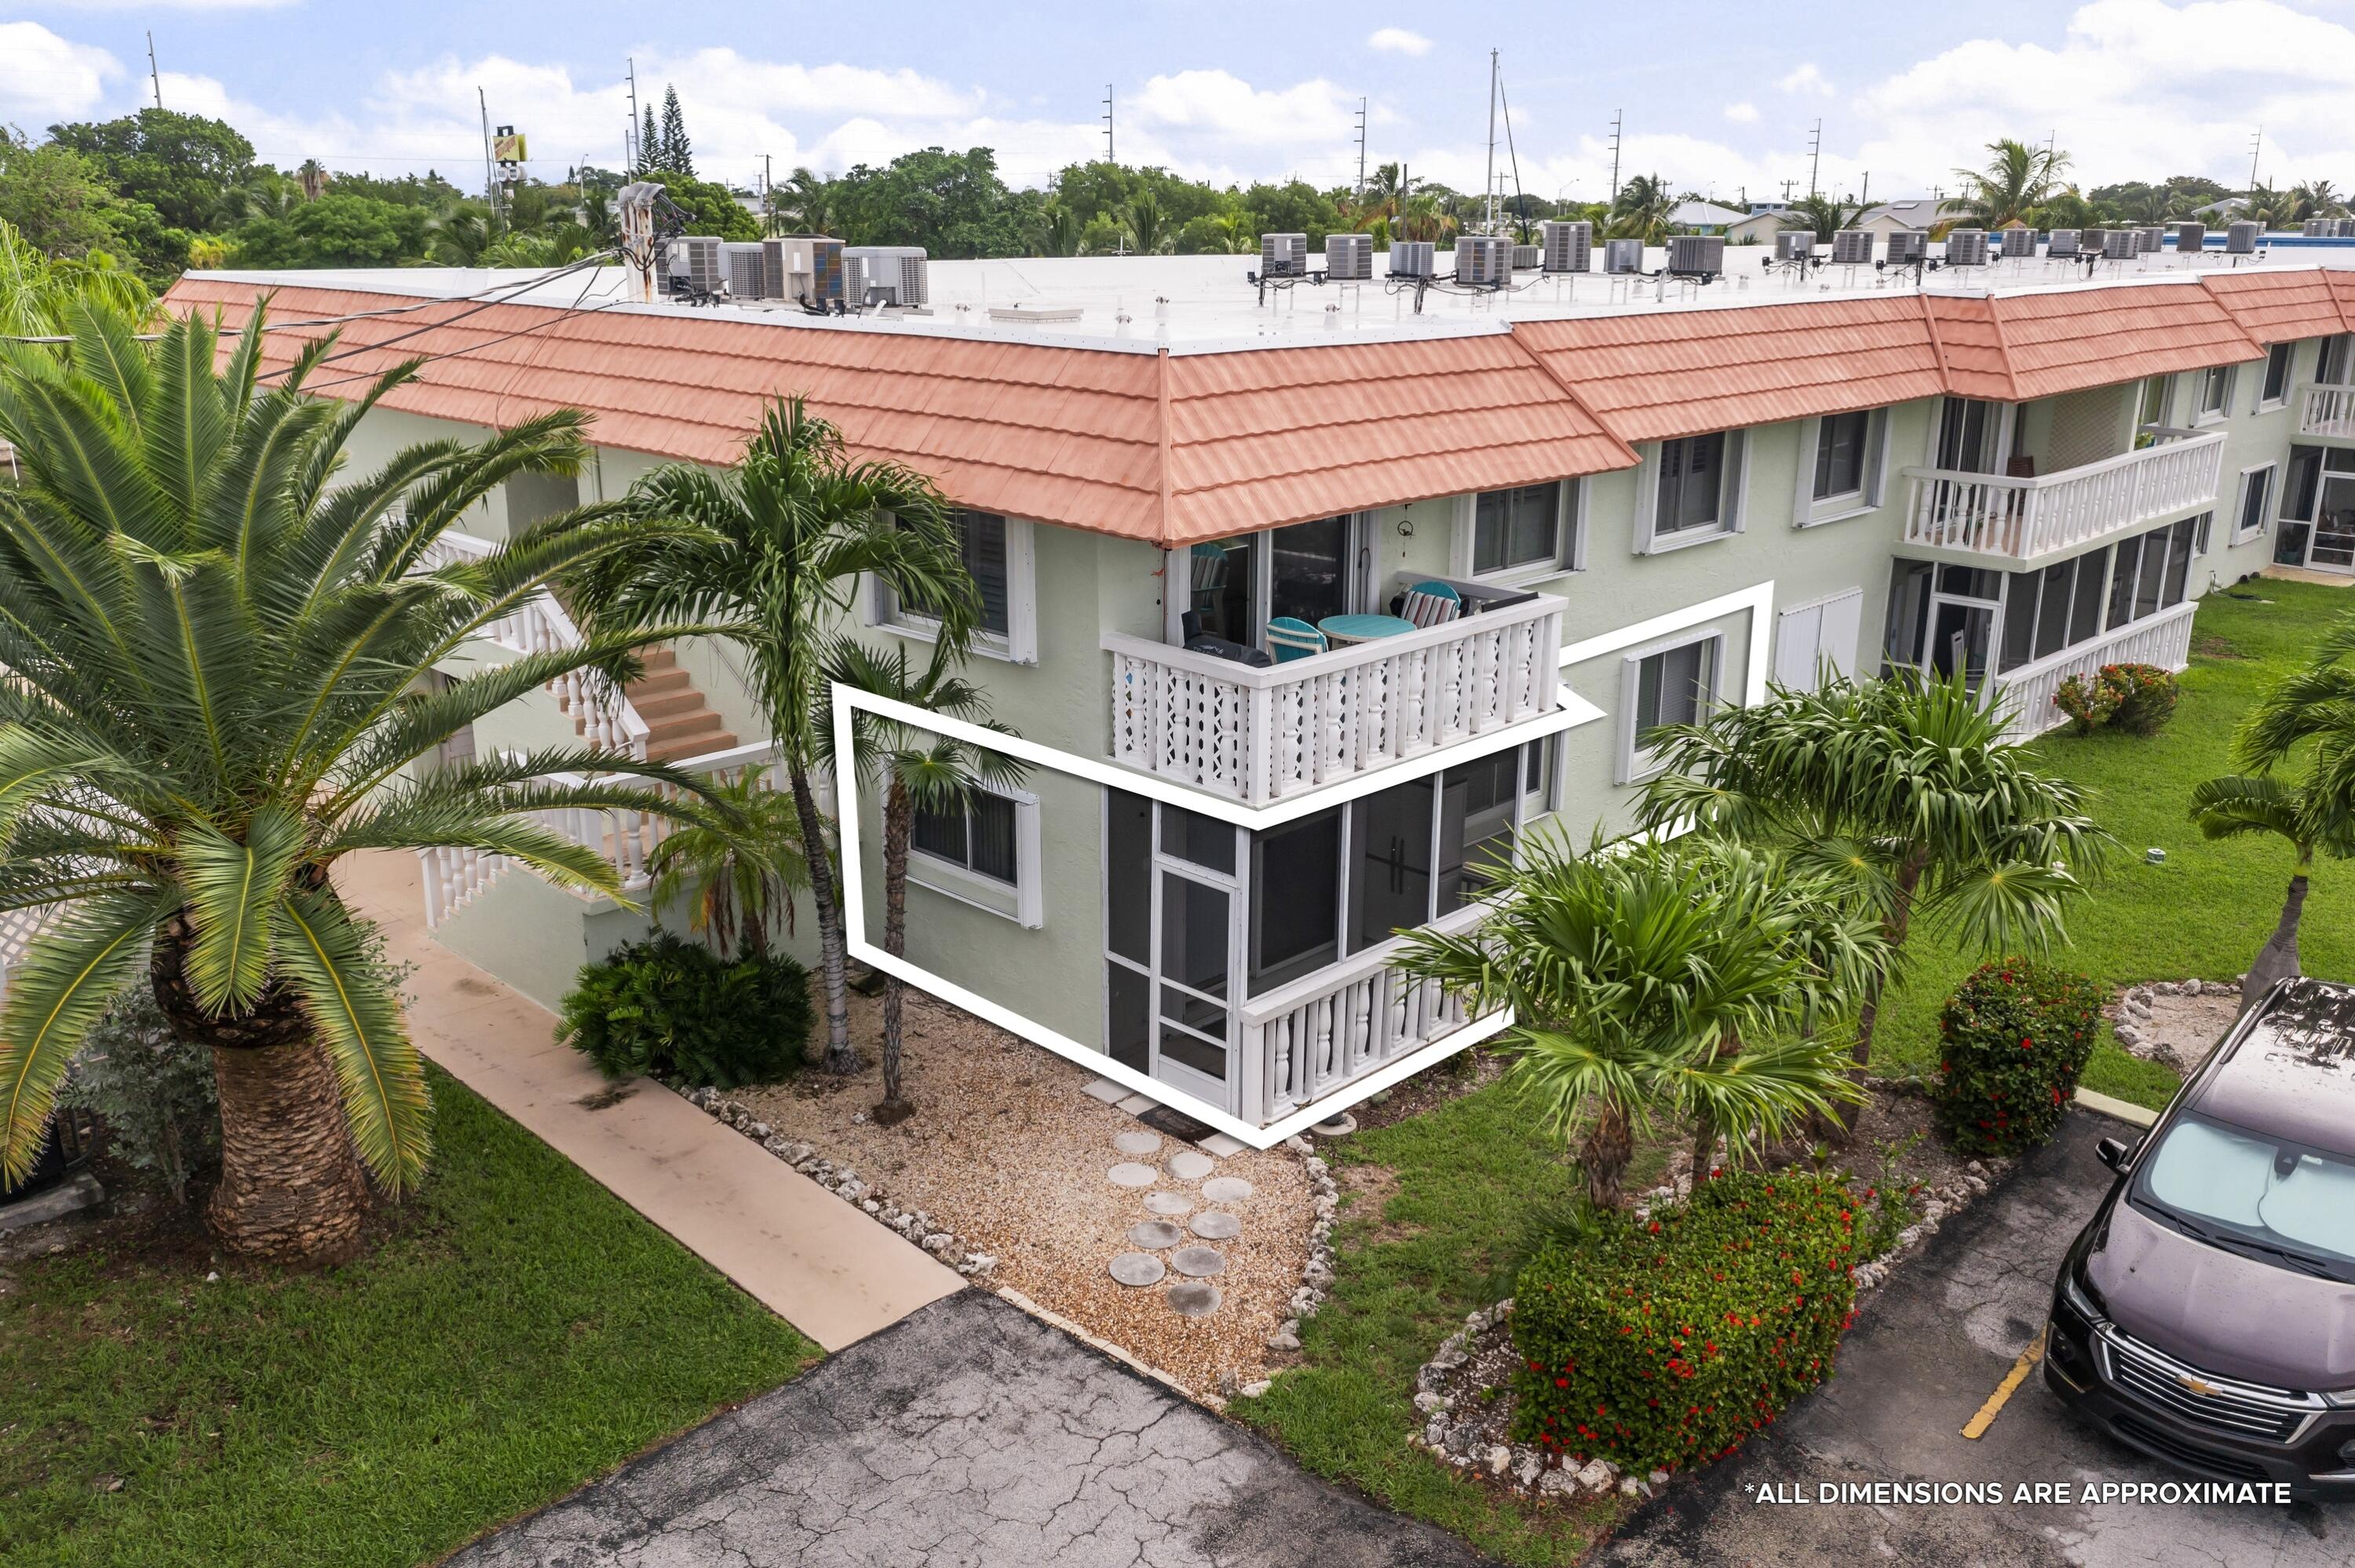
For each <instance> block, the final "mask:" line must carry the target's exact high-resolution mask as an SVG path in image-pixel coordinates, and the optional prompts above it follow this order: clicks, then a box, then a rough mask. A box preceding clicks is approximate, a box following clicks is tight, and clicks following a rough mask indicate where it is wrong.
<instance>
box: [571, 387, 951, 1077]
mask: <svg viewBox="0 0 2355 1568" xmlns="http://www.w3.org/2000/svg"><path fill="white" fill-rule="evenodd" d="M631 503H632V505H633V506H634V508H635V510H636V511H637V512H638V513H639V514H642V515H644V516H646V517H649V518H664V519H673V520H676V521H677V522H678V523H680V524H684V527H683V528H682V529H680V530H678V531H675V532H671V533H666V534H665V535H662V536H661V537H659V538H656V539H655V540H652V541H650V542H648V543H647V544H645V545H643V546H640V547H638V548H636V549H634V550H631V551H629V552H628V553H627V554H626V555H623V554H613V555H606V556H600V557H598V558H597V559H596V560H595V561H593V562H591V563H590V564H589V566H588V567H586V568H585V569H584V570H582V571H581V572H580V573H578V574H576V575H575V577H573V579H572V581H571V583H570V594H571V600H572V603H573V606H574V609H576V611H577V612H578V613H580V614H581V616H582V617H584V618H585V619H586V620H587V621H588V623H589V624H590V625H591V626H592V627H597V628H607V629H611V634H613V635H616V636H618V635H622V634H623V631H624V629H626V628H629V627H633V626H640V625H645V624H647V623H650V622H658V621H673V620H677V621H693V622H696V623H698V625H699V626H700V627H701V628H702V629H703V630H706V631H709V632H710V633H713V634H716V635H719V636H722V637H726V638H728V639H730V641H734V642H735V643H736V644H737V645H738V646H739V647H740V648H741V649H742V650H743V652H744V654H745V658H746V662H748V663H749V664H750V666H751V685H752V689H753V693H754V694H755V695H756V696H757V697H758V698H759V699H760V702H761V705H762V709H763V710H764V711H765V713H766V715H767V717H768V721H769V734H770V736H771V739H772V740H773V744H774V745H775V747H776V750H777V758H778V761H779V762H780V763H782V764H783V767H784V769H785V777H786V779H787V780H788V781H789V782H790V784H791V785H792V789H793V798H794V811H795V813H796V815H798V817H799V818H800V820H801V827H802V843H803V845H804V847H805V849H810V848H813V847H814V846H816V845H820V844H823V843H824V842H826V824H825V821H824V819H823V818H821V817H820V815H819V814H818V809H817V796H816V794H815V791H814V790H813V789H811V787H810V766H811V763H812V760H813V759H814V758H815V757H816V756H817V753H818V741H817V735H816V728H817V725H818V724H819V723H820V722H821V718H820V715H822V714H823V712H824V709H823V706H822V704H821V699H822V697H823V695H824V694H825V692H826V670H825V661H826V647H827V642H826V640H827V638H828V637H829V636H831V635H832V634H833V632H834V630H836V623H837V621H839V620H841V619H842V618H843V617H844V616H846V615H847V614H848V613H849V611H850V609H851V606H852V601H853V599H854V597H855V596H856V595H857V594H858V591H859V589H860V584H861V582H862V580H864V579H865V578H867V577H873V578H874V579H875V581H876V583H877V584H878V585H879V588H881V589H882V590H883V591H888V592H890V593H893V594H896V595H897V596H899V598H900V599H901V600H902V601H908V602H917V603H922V605H924V606H925V607H926V609H928V610H930V611H932V613H934V614H936V615H937V616H938V617H939V620H940V622H941V628H942V635H943V637H944V638H947V639H948V640H950V641H952V642H961V641H962V640H963V639H964V638H965V637H966V636H968V635H970V633H971V630H972V627H973V624H974V621H975V619H976V618H977V616H978V615H979V613H980V606H979V600H978V596H977V595H976V594H975V590H974V588H973V582H972V578H971V577H970V576H969V574H967V572H966V571H965V569H964V559H963V556H962V555H961V553H960V549H959V535H958V532H957V527H956V524H955V521H954V518H953V516H952V515H951V514H950V511H949V508H948V503H946V502H945V501H943V499H942V497H941V494H940V493H939V492H938V491H937V490H935V489H934V488H933V487H932V482H931V481H930V480H928V479H926V478H924V477H923V476H922V474H919V473H916V472H914V471H911V470H909V469H906V468H903V467H901V466H900V465H899V464H897V463H891V462H856V461H851V460H850V458H849V457H848V456H847V454H846V453H845V451H844V450H843V441H842V433H841V432H840V431H839V430H837V429H835V427H834V426H833V425H831V424H829V423H828V422H827V421H826V420H825V419H822V418H818V417H817V416H816V415H815V414H812V413H811V412H810V411H809V409H808V408H807V406H806V405H805V403H804V402H803V400H802V399H801V398H799V397H793V398H789V399H785V400H783V401H779V402H776V403H773V404H772V405H771V406H770V407H769V408H768V409H767V411H766V412H765V413H763V414H762V418H761V427H760V429H758V430H757V431H755V432H754V434H753V436H752V438H751V440H750V441H748V442H747V443H746V444H745V447H744V455H743V457H742V458H741V460H740V461H738V463H737V465H736V466H735V467H734V468H732V469H729V470H725V471H717V472H715V471H712V470H710V469H708V468H705V467H703V466H702V465H700V464H698V463H687V462H680V463H668V464H665V465H664V466H663V467H661V468H658V469H655V471H653V472H651V473H649V474H647V475H645V477H644V478H642V479H640V480H639V481H638V482H637V483H636V484H634V486H632V487H631ZM808 861H809V874H810V891H811V895H812V901H813V902H814V903H815V905H816V906H817V925H818V940H819V946H820V952H821V969H822V975H823V983H824V987H825V991H826V1066H827V1067H828V1069H829V1070H831V1071H833V1072H837V1073H852V1072H856V1071H857V1070H858V1054H857V1053H856V1052H855V1051H854V1050H853V1049H852V1048H851V1044H850V1009H849V1001H848V998H847V995H846V992H845V982H844V969H845V960H846V954H845V950H844V935H843V926H842V908H841V904H840V899H839V896H838V893H837V883H836V880H835V874H834V868H833V867H832V866H831V865H829V864H828V863H827V862H826V856H825V855H824V854H821V853H811V854H810V855H809V857H808Z"/></svg>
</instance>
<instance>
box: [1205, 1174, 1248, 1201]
mask: <svg viewBox="0 0 2355 1568" xmlns="http://www.w3.org/2000/svg"><path fill="white" fill-rule="evenodd" d="M1251 1195H1252V1184H1251V1183H1250V1182H1248V1181H1244V1180H1243V1179H1242V1178H1241V1177H1240V1176H1213V1177H1211V1178H1210V1179H1209V1181H1205V1182H1203V1183H1202V1196H1204V1197H1205V1198H1208V1199H1209V1200H1210V1202H1213V1203H1240V1202H1242V1201H1243V1200H1244V1199H1245V1198H1248V1197H1250V1196H1251Z"/></svg>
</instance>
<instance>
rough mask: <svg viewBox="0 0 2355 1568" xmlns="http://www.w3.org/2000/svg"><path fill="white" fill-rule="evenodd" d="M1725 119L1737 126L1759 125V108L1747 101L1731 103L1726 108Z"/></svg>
mask: <svg viewBox="0 0 2355 1568" xmlns="http://www.w3.org/2000/svg"><path fill="white" fill-rule="evenodd" d="M1725 117H1726V118H1727V119H1728V120H1731V121H1732V122H1734V123H1735V124H1736V125H1755V124H1756V123H1758V106H1757V105H1756V104H1754V103H1751V102H1747V101H1744V102H1742V103H1729V104H1727V105H1726V106H1725Z"/></svg>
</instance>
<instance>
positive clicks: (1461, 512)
mask: <svg viewBox="0 0 2355 1568" xmlns="http://www.w3.org/2000/svg"><path fill="white" fill-rule="evenodd" d="M1553 482H1554V483H1556V484H1559V485H1560V486H1561V492H1560V496H1559V500H1558V502H1557V511H1556V513H1555V516H1554V525H1553V555H1552V556H1551V557H1550V558H1549V559H1548V560H1546V561H1544V562H1541V563H1537V564H1532V565H1529V566H1523V567H1507V568H1506V569H1505V570H1503V571H1497V572H1476V571H1474V570H1473V569H1472V560H1473V555H1474V552H1475V550H1476V548H1477V547H1478V545H1479V528H1480V496H1481V495H1482V494H1485V493H1487V492H1476V493H1473V494H1470V495H1459V496H1457V497H1456V498H1455V513H1454V515H1453V518H1452V526H1451V528H1450V530H1449V535H1448V546H1447V573H1448V576H1450V577H1455V578H1457V579H1459V580H1460V581H1464V582H1475V583H1490V584H1493V585H1495V586H1497V587H1498V588H1520V587H1525V586H1527V585H1529V584H1530V583H1541V582H1545V581H1547V580H1548V579H1550V578H1552V577H1568V576H1570V575H1572V573H1574V572H1582V571H1584V570H1585V569H1586V508H1587V495H1588V489H1587V485H1586V482H1585V481H1584V480H1582V479H1577V478H1565V479H1561V480H1556V481H1553ZM1502 488H1510V489H1518V488H1520V487H1519V486H1518V485H1514V486H1507V487H1502Z"/></svg>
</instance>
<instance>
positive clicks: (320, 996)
mask: <svg viewBox="0 0 2355 1568" xmlns="http://www.w3.org/2000/svg"><path fill="white" fill-rule="evenodd" d="M285 922H286V939H285V941H284V942H283V944H282V947H281V961H282V963H283V965H284V966H285V970H286V978H287V980H288V982H289V983H290V984H291V985H292V986H293V989H294V991H295V994H296V995H298V996H300V997H301V998H302V999H303V1007H304V1012H307V1013H308V1014H309V1015H310V1017H311V1021H312V1022H313V1023H314V1025H315V1026H316V1027H317V1028H318V1031H319V1034H320V1037H321V1039H322V1040H323V1041H324V1042H325V1044H326V1047H327V1054H328V1057H329V1059H330V1060H332V1061H333V1062H334V1064H335V1067H336V1084H337V1085H338V1086H339V1087H340V1088H341V1089H342V1091H343V1098H344V1114H345V1116H346V1118H348V1119H349V1121H350V1123H351V1128H352V1145H353V1147H354V1148H355V1149H357V1150H358V1151H359V1156H360V1159H361V1160H363V1161H364V1162H365V1163H366V1164H367V1166H368V1171H369V1172H370V1173H371V1174H373V1175H374V1176H375V1177H376V1179H377V1181H378V1182H380V1183H382V1184H383V1185H384V1186H385V1187H386V1188H387V1189H388V1190H389V1191H390V1192H393V1193H395V1194H396V1195H397V1194H400V1193H402V1192H407V1191H409V1190H410V1189H411V1188H413V1187H414V1186H415V1185H416V1184H417V1181H418V1180H419V1179H420V1178H421V1177H422V1176H423V1175H424V1173H425V1166H426V1162H427V1160H429V1159H430V1158H431V1157H432V1130H433V1128H432V1101H431V1099H430V1098H429V1097H428V1095H427V1092H426V1087H425V1070H424V1066H423V1065H422V1063H421V1061H420V1060H419V1058H418V1054H417V1047H416V1046H415V1045H414V1044H411V1043H410V1039H409V1035H408V1033H407V1032H406V1031H405V1030H403V1029H402V1027H401V1022H400V1001H399V999H398V998H397V997H395V996H394V995H393V993H392V991H391V989H390V988H389V986H388V985H387V984H386V983H385V979H384V976H383V975H382V974H381V973H380V972H379V971H378V969H376V968H375V967H374V966H372V965H371V964H370V963H369V962H368V948H367V940H366V931H365V928H364V927H362V926H361V925H360V924H359V923H358V922H357V921H355V920H353V919H352V918H351V916H349V915H347V914H346V912H345V910H344V907H343V906H342V905H341V904H339V903H337V902H336V899H335V898H334V896H333V895H329V894H327V893H324V892H312V893H306V894H304V895H301V896H299V897H296V898H294V899H293V900H291V901H290V902H289V903H288V904H287V906H286V911H285Z"/></svg>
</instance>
